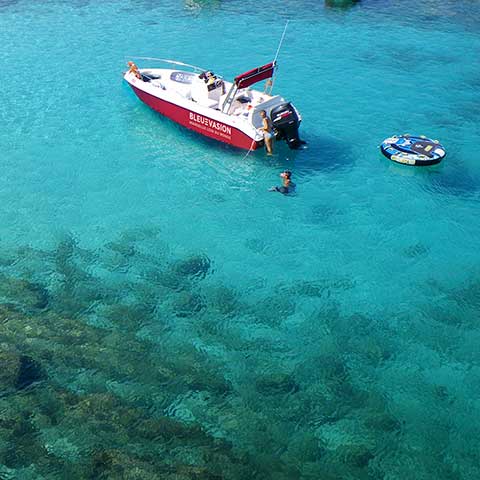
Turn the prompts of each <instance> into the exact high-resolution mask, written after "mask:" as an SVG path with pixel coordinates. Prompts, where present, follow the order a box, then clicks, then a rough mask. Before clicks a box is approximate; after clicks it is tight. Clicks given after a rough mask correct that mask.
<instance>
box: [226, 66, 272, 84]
mask: <svg viewBox="0 0 480 480" xmlns="http://www.w3.org/2000/svg"><path fill="white" fill-rule="evenodd" d="M274 70H275V62H270V63H267V64H266V65H262V66H261V67H257V68H254V69H253V70H249V71H248V72H245V73H242V74H241V75H238V76H236V77H235V84H236V85H237V87H238V88H246V87H249V86H250V85H253V84H254V83H257V82H260V81H261V80H265V79H266V78H270V77H271V76H272V75H273V71H274Z"/></svg>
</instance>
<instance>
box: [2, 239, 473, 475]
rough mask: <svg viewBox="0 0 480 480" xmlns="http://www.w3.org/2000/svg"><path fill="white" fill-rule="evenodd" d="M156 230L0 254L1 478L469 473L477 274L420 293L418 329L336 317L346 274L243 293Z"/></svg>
mask: <svg viewBox="0 0 480 480" xmlns="http://www.w3.org/2000/svg"><path fill="white" fill-rule="evenodd" d="M157 233H158V232H151V231H145V232H136V233H135V232H125V233H124V234H122V235H121V236H120V237H119V238H118V239H117V240H115V241H113V242H109V243H108V244H106V245H104V246H103V247H102V248H100V249H97V250H95V251H93V250H92V251H90V250H88V249H85V248H82V247H81V246H80V245H79V243H78V242H77V241H76V240H75V239H74V238H73V237H72V236H71V235H66V236H64V237H63V238H61V239H60V240H59V241H58V243H57V245H56V246H55V247H54V248H53V249H52V250H51V251H40V250H35V249H32V248H27V247H22V248H19V249H17V250H16V251H4V252H1V255H0V257H1V258H2V261H1V262H0V263H1V265H0V325H1V327H2V328H1V330H0V365H1V370H0V478H6V479H8V478H12V479H13V478H22V479H40V478H42V479H43V478H45V479H50V478H52V479H56V478H69V479H73V480H75V479H112V480H113V479H132V480H133V479H135V480H140V479H149V480H151V479H157V478H158V479H162V480H193V479H202V480H210V479H211V480H217V479H218V480H220V479H226V480H229V479H232V480H234V479H245V480H246V479H249V480H251V479H258V480H266V479H275V480H279V479H282V480H287V479H330V480H333V479H345V478H355V479H383V478H387V477H388V478H406V477H402V475H403V474H404V472H405V467H402V468H401V467H400V466H401V465H405V464H408V465H409V467H408V468H410V469H411V476H410V477H409V478H434V477H435V478H465V479H466V478H475V475H476V474H477V473H478V474H479V475H480V471H479V467H478V465H480V461H479V460H480V459H479V456H478V451H477V449H476V447H475V446H473V445H472V444H471V443H470V442H469V441H468V437H461V436H459V435H457V433H458V432H459V431H460V429H464V428H465V425H466V424H467V423H468V424H470V425H471V427H470V429H471V434H472V436H471V438H475V435H474V431H475V430H476V428H477V427H478V418H480V417H479V416H478V415H475V409H476V407H475V405H474V404H473V403H469V401H468V398H474V389H475V385H478V381H479V379H480V377H479V375H478V372H476V370H475V371H474V370H472V368H471V366H472V364H474V363H475V362H478V355H477V351H478V349H477V346H476V342H475V341H474V339H475V338H478V326H477V325H476V324H475V323H474V322H472V321H471V320H468V319H469V318H470V317H471V315H472V314H473V313H474V312H477V313H478V307H479V305H478V295H476V293H477V292H478V281H475V280H472V282H470V283H468V284H465V285H455V286H453V287H452V286H445V285H438V284H435V283H431V284H430V285H428V286H427V287H426V288H430V289H431V290H432V295H435V294H436V295H441V296H442V298H443V299H444V302H445V303H444V305H447V306H448V305H449V306H450V310H449V311H448V312H447V311H445V310H443V311H440V310H439V309H438V308H437V307H432V306H425V305H421V306H420V307H419V312H422V315H423V317H422V318H424V319H425V321H424V322H423V323H419V322H414V321H412V320H411V319H409V318H404V317H403V316H402V314H401V313H395V312H393V311H392V312H382V313H381V314H379V313H378V312H376V313H375V314H372V315H368V314H365V313H353V314H352V313H351V312H347V311H345V306H344V304H343V303H342V299H344V298H345V296H348V295H351V294H352V293H355V292H356V289H357V288H358V287H357V285H356V282H354V281H353V280H351V279H348V278H330V279H317V280H315V281H312V280H302V281H292V282H291V283H286V282H282V283H279V284H277V285H275V286H274V287H273V288H265V289H262V288H259V289H255V290H252V291H250V292H243V291H241V290H240V289H238V288H235V287H234V286H233V285H227V284H225V283H222V282H220V281H219V280H218V279H217V278H216V272H215V269H214V264H215V262H214V261H213V260H212V259H210V258H209V256H207V255H206V254H205V253H203V252H200V253H195V252H193V253H191V252H190V253H187V254H182V255H178V254H174V253H172V252H170V251H169V249H167V248H166V249H165V250H163V251H161V250H158V249H157V250H156V251H155V253H154V254H153V253H151V252H152V250H151V249H150V248H148V245H149V244H148V242H149V241H151V238H152V236H153V237H155V236H156V235H157ZM412 251H413V255H417V252H418V251H419V248H417V247H415V248H414V249H413V250H412ZM409 254H410V251H409ZM420 254H422V251H420ZM425 311H427V312H428V315H425V313H424V312H425ZM449 312H450V314H451V315H449V314H448V313H449ZM462 315H463V316H462ZM465 315H466V316H465ZM453 317H455V319H453ZM464 317H465V318H464ZM467 317H468V318H467ZM385 318H388V320H389V321H388V322H387V321H385ZM447 318H448V319H449V320H448V321H446V319H447ZM465 328H467V329H468V331H469V335H465V334H464V333H465V331H464V329H465ZM432 332H436V333H435V337H434V338H432V335H431V334H432ZM417 358H418V361H417V360H416V359H417ZM467 379H468V381H467ZM469 412H470V413H469ZM449 432H457V433H456V434H455V435H454V436H453V437H452V436H451V434H450V433H449ZM431 439H434V441H432V440H431ZM413 446H414V447H415V448H414V450H415V454H414V455H413V454H412V448H413ZM459 455H464V456H463V463H461V468H462V470H459V468H460V467H459V465H460V464H459V463H458V462H457V460H456V459H457V458H458V456H459ZM415 472H419V476H418V477H415V474H416V473H415ZM470 474H472V475H473V474H475V475H474V476H471V475H470ZM469 475H470V476H469Z"/></svg>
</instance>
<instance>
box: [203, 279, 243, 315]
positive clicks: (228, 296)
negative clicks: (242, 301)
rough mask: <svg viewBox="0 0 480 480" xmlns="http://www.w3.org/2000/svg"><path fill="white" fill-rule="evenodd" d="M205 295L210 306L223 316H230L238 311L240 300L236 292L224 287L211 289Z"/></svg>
mask: <svg viewBox="0 0 480 480" xmlns="http://www.w3.org/2000/svg"><path fill="white" fill-rule="evenodd" d="M205 294H206V296H207V300H208V302H209V305H211V306H212V307H213V308H215V309H216V310H217V311H219V312H220V313H221V314H223V315H230V314H232V313H234V312H235V311H237V309H238V300H237V296H236V294H235V292H234V291H233V290H231V289H229V288H227V287H225V286H223V285H221V286H219V287H214V288H212V289H209V290H208V291H206V292H205Z"/></svg>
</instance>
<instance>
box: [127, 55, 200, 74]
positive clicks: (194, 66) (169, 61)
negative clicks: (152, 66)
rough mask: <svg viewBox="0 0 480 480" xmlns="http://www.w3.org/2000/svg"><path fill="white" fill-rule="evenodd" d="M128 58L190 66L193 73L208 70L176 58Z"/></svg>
mask: <svg viewBox="0 0 480 480" xmlns="http://www.w3.org/2000/svg"><path fill="white" fill-rule="evenodd" d="M130 58H133V59H134V60H148V61H153V62H162V63H166V64H169V65H179V66H181V67H187V68H191V69H192V70H193V71H194V72H195V73H196V72H199V73H201V72H207V71H209V69H208V68H202V67H198V66H197V65H191V64H189V63H184V62H179V61H177V60H170V59H167V58H155V57H130Z"/></svg>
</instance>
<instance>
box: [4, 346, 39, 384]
mask: <svg viewBox="0 0 480 480" xmlns="http://www.w3.org/2000/svg"><path fill="white" fill-rule="evenodd" d="M43 378H44V373H43V371H42V368H41V367H40V365H39V364H38V363H37V362H36V361H35V360H33V359H32V358H31V357H29V356H27V355H21V354H19V353H18V352H16V351H14V350H12V349H10V348H8V347H5V346H0V390H4V389H15V390H21V389H23V388H26V387H28V386H30V385H31V384H32V383H35V382H38V381H40V380H42V379H43Z"/></svg>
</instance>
